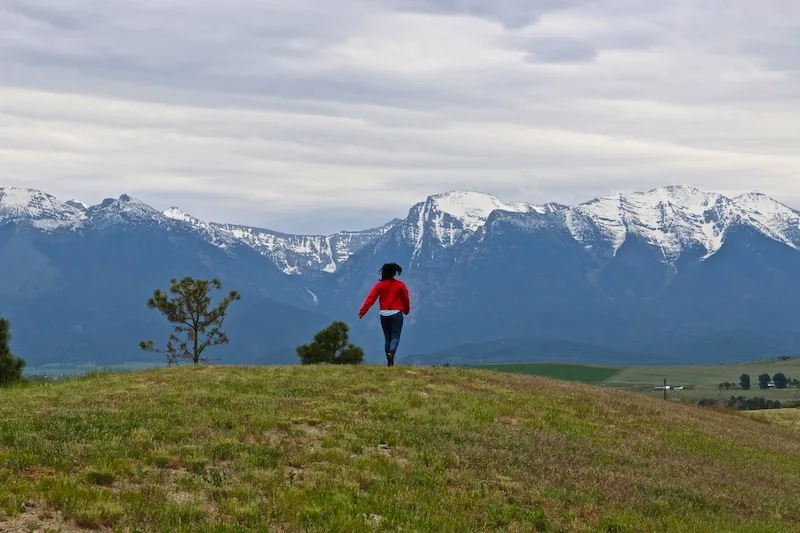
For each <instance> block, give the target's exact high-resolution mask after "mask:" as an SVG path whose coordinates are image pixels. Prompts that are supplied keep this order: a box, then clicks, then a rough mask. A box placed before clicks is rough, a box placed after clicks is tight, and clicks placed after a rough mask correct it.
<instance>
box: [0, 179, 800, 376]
mask: <svg viewBox="0 0 800 533" xmlns="http://www.w3.org/2000/svg"><path fill="white" fill-rule="evenodd" d="M799 247H800V213H798V212H797V211H795V210H793V209H790V208H789V207H787V206H785V205H783V204H781V203H779V202H777V201H775V200H774V199H771V198H769V197H766V196H764V195H760V194H757V193H752V194H745V195H741V196H738V197H735V198H729V197H725V196H723V195H720V194H716V193H710V192H703V191H700V190H697V189H694V188H691V187H681V186H671V187H662V188H658V189H654V190H651V191H647V192H642V193H633V194H625V195H615V196H611V197H606V198H599V199H595V200H592V201H590V202H586V203H583V204H580V205H577V206H564V205H559V204H547V205H543V206H535V205H531V204H525V203H508V202H503V201H500V200H499V199H497V198H496V197H494V196H491V195H488V194H483V193H472V192H464V191H451V192H448V193H443V194H439V195H434V196H430V197H428V198H427V199H426V200H425V201H423V202H420V203H418V204H416V205H414V206H412V207H411V208H410V209H409V212H408V216H407V217H406V218H405V219H403V220H399V221H392V222H389V223H387V224H386V225H385V226H383V227H381V228H377V229H374V230H366V231H363V232H358V231H356V232H340V233H338V234H333V235H330V236H300V235H286V234H281V233H277V232H272V231H269V230H264V229H257V228H248V227H242V226H235V225H227V224H220V223H209V222H204V221H201V220H198V219H197V218H195V217H192V216H190V215H188V214H186V213H184V212H183V211H181V210H179V209H178V208H171V209H168V210H166V211H164V212H163V213H162V212H159V211H157V210H155V209H153V208H152V207H150V206H148V205H146V204H144V203H142V202H140V201H138V200H136V199H134V198H131V197H129V196H126V195H123V196H121V197H120V198H117V199H108V200H105V201H103V202H102V203H100V204H99V205H95V206H88V207H87V206H85V205H83V204H81V203H79V202H75V201H70V202H67V203H62V202H60V201H58V200H57V199H55V198H54V197H52V196H50V195H47V194H45V193H41V192H39V191H34V190H29V189H19V188H0V298H2V299H3V300H2V303H3V309H0V311H4V310H5V309H6V308H7V309H9V310H11V311H13V312H14V314H15V317H16V318H15V320H16V321H17V322H20V323H21V324H22V325H21V327H22V329H23V331H22V332H21V333H20V335H19V336H17V337H16V339H17V342H19V343H20V344H21V346H23V347H25V348H26V349H30V350H32V352H31V353H30V354H29V355H30V356H31V357H32V358H33V360H40V359H47V360H54V359H58V358H60V357H68V358H70V359H75V358H83V359H84V360H85V359H86V358H88V357H90V356H87V355H86V353H87V352H89V351H92V352H93V353H92V355H91V357H96V356H95V355H94V352H96V351H102V352H106V351H108V350H109V348H107V347H106V344H104V343H110V339H111V337H101V336H98V335H99V334H98V333H97V332H98V331H107V330H108V331H111V330H113V331H115V332H117V333H118V334H119V335H122V336H124V335H126V333H124V332H125V328H126V325H125V324H126V323H127V322H126V320H128V318H130V320H131V321H132V322H130V324H131V328H130V330H131V331H133V330H134V329H135V330H136V331H137V332H138V331H140V330H141V329H142V328H145V326H144V325H143V324H145V322H141V321H147V320H150V321H151V322H146V323H147V324H155V323H157V322H158V321H159V320H161V319H160V317H154V316H153V314H152V313H151V314H147V313H144V311H143V310H142V309H141V308H140V307H138V306H140V305H142V302H144V301H146V298H147V296H149V294H151V293H152V290H153V289H155V288H156V287H161V288H166V285H167V284H168V281H169V279H170V278H171V277H181V276H184V275H187V274H191V273H194V274H192V275H197V276H203V277H210V276H217V277H220V278H221V279H222V280H223V283H224V284H225V286H226V287H229V288H236V289H237V290H240V292H243V293H244V294H245V295H246V297H247V298H246V300H247V302H248V303H247V304H246V305H245V304H243V303H242V304H241V305H239V309H241V314H240V315H236V316H235V319H234V315H233V314H232V316H231V318H232V320H231V322H230V328H232V329H233V330H237V328H241V329H240V330H239V331H237V333H236V338H237V339H240V340H241V341H242V342H243V343H244V344H242V345H241V346H231V347H230V352H224V353H225V357H234V358H239V360H250V361H264V362H270V361H280V362H292V361H293V360H294V355H293V348H294V344H295V343H298V341H299V340H302V341H305V340H308V337H309V336H310V335H311V334H313V332H314V331H315V330H316V328H319V327H321V326H323V325H325V323H326V322H329V321H330V320H334V319H336V320H345V321H346V322H348V324H350V325H351V327H352V336H353V340H354V341H355V342H356V343H358V344H361V345H362V346H364V347H365V348H366V349H367V354H368V360H371V361H381V360H382V357H383V356H382V342H381V332H380V327H379V324H378V322H377V320H373V319H372V318H368V319H367V320H363V321H358V320H356V317H355V315H356V311H357V309H358V308H359V307H360V305H361V303H362V302H363V299H364V297H365V296H366V294H367V292H368V291H369V289H370V288H371V287H372V285H373V284H374V283H375V281H376V280H377V278H378V270H379V268H380V266H381V265H382V264H383V263H385V262H388V261H396V262H398V263H400V264H401V265H402V266H403V267H404V272H403V277H402V279H404V280H405V281H406V282H407V283H408V285H409V289H410V293H411V298H412V313H411V315H410V316H409V317H408V320H407V321H406V326H405V330H404V335H403V340H402V343H401V348H400V354H399V356H400V358H402V357H403V354H423V355H424V354H426V353H427V354H431V353H434V352H445V353H447V352H448V351H450V353H452V349H454V348H457V347H463V346H469V345H480V344H484V345H486V343H503V342H505V341H510V340H513V342H514V345H515V346H517V349H518V350H519V353H516V354H513V356H514V358H515V359H517V360H525V358H530V359H532V360H536V359H538V358H547V357H550V356H551V355H552V353H553V350H554V348H553V347H559V346H560V347H562V348H564V349H563V350H562V351H561V352H559V353H562V354H565V355H564V356H565V357H566V356H567V355H569V354H570V353H578V351H575V350H573V349H572V347H579V348H578V349H579V351H580V350H583V348H580V347H594V353H596V354H597V357H599V358H603V359H602V360H599V361H598V362H612V363H613V362H620V361H621V360H622V359H625V358H626V357H628V355H626V354H643V357H645V356H646V357H649V358H650V359H649V360H651V361H655V362H665V363H666V362H673V363H677V362H681V363H691V362H695V361H697V362H699V361H710V360H726V358H727V359H730V360H740V359H748V358H750V359H752V358H763V357H772V356H776V355H783V354H787V353H794V345H795V344H796V342H795V338H794V330H793V326H792V324H794V323H795V322H797V321H800V308H798V307H797V306H796V305H795V302H796V301H797V299H798V297H800V281H799V280H798V278H797V276H796V274H795V273H796V272H797V271H798V268H800V248H799ZM115 305H118V306H121V307H114V306H115ZM75 306H78V308H79V309H80V311H79V314H80V313H84V314H85V316H84V317H83V318H82V319H81V320H78V321H73V322H70V320H71V318H72V316H71V315H72V314H73V313H74V312H73V311H72V310H73V309H74V307H75ZM234 307H236V306H234ZM122 308H124V309H135V310H136V313H139V314H137V315H136V318H135V320H134V319H133V318H131V317H128V315H126V314H125V313H122V314H120V312H119V311H117V309H122ZM237 312H239V311H234V312H233V313H237ZM117 315H119V316H121V317H122V318H121V319H119V320H118V318H117ZM372 316H374V315H371V317H372ZM43 320H46V321H47V322H48V323H52V324H54V326H53V329H52V334H50V333H48V334H47V335H39V334H38V333H37V332H38V328H40V327H41V326H40V324H41V323H42V321H43ZM137 321H138V322H137ZM134 323H135V328H134V327H133V325H134ZM89 324H93V325H92V328H91V331H89V329H88V328H89ZM149 327H150V326H149V325H148V326H147V328H149ZM147 328H145V329H147ZM269 328H272V329H269ZM267 331H269V336H268V337H269V338H266V337H267V336H266V335H264V333H265V332H267ZM136 334H137V335H139V333H136ZM132 335H133V334H130V335H129V336H130V337H131V338H132ZM125 338H126V340H125V342H124V344H125V346H129V345H130V342H131V339H129V338H128V337H125ZM232 338H233V334H232ZM126 349H127V348H126ZM226 349H227V348H226ZM221 350H222V351H224V349H221ZM587 350H589V351H591V349H589V348H587ZM556 351H558V350H556ZM507 352H508V350H506V352H504V353H507ZM584 352H585V351H584ZM615 353H616V355H615ZM65 354H67V355H65ZM124 356H125V357H133V356H134V354H132V353H129V352H125V355H124ZM138 356H141V354H138V355H137V357H138ZM102 357H104V358H106V360H109V361H111V360H114V359H115V358H119V357H122V354H121V353H116V352H115V351H114V350H111V351H110V352H108V353H107V354H106V355H103V356H102ZM467 359H469V358H466V359H465V360H464V362H466V363H469V362H470V361H469V360H467ZM418 360H419V361H425V359H424V357H421V358H420V359H418ZM431 360H433V359H431ZM623 362H625V361H623Z"/></svg>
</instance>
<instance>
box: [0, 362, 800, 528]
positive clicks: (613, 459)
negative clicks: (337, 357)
mask: <svg viewBox="0 0 800 533" xmlns="http://www.w3.org/2000/svg"><path fill="white" fill-rule="evenodd" d="M797 464H800V432H797V431H793V430H792V429H789V428H784V427H781V426H777V425H775V426H772V425H767V424H765V423H761V422H759V421H757V420H753V419H750V418H747V417H745V416H742V415H740V414H737V413H732V412H720V411H715V410H711V409H702V408H698V407H694V406H691V405H684V404H676V403H672V402H663V401H659V400H657V399H653V398H648V397H645V396H639V395H635V394H632V393H628V392H623V391H617V390H609V389H602V388H597V387H593V386H589V385H584V384H579V383H567V382H562V381H555V380H551V379H547V378H541V377H534V376H521V375H511V374H501V373H494V372H489V371H485V370H471V369H456V368H408V367H394V368H391V369H387V368H381V367H370V366H359V367H330V366H323V367H302V366H293V367H271V368H246V367H201V368H189V367H182V368H168V369H159V370H148V371H141V372H131V373H120V374H110V373H109V374H96V375H91V376H87V377H83V378H79V379H71V380H67V381H64V382H56V383H44V384H34V385H29V386H24V387H17V388H12V389H8V390H0V465H2V466H1V467H0V512H2V513H3V514H4V515H5V518H3V519H0V531H8V530H12V531H15V530H19V531H28V530H36V528H35V527H34V528H32V529H29V527H28V526H29V525H30V524H33V523H35V524H38V525H39V526H42V527H43V526H48V527H51V528H54V527H56V526H58V525H64V524H66V525H67V526H68V527H69V528H71V529H67V527H65V529H64V530H65V531H75V530H82V529H85V530H88V529H107V530H111V528H116V529H118V530H122V531H172V532H175V531H252V530H254V529H257V530H258V529H259V528H260V530H267V529H269V530H270V531H353V532H358V531H401V530H402V531H437V532H445V531H537V530H538V531H604V532H605V531H615V532H617V531H619V532H622V531H664V530H669V531H700V530H702V531H710V530H713V531H755V530H758V531H760V532H768V531H785V530H786V525H787V524H790V523H797V522H798V521H800V510H798V508H797V505H796V502H797V501H798V498H800V488H799V487H800V484H799V483H798V481H800V480H799V479H798V477H800V472H799V471H798V470H797ZM15 528H16V529H15Z"/></svg>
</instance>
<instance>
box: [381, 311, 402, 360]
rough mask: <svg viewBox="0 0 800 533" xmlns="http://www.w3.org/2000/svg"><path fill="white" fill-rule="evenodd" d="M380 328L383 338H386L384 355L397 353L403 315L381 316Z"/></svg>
mask: <svg viewBox="0 0 800 533" xmlns="http://www.w3.org/2000/svg"><path fill="white" fill-rule="evenodd" d="M381 327H382V328H383V336H384V337H385V338H386V349H385V350H384V351H385V352H386V353H390V352H391V353H392V354H393V355H394V354H396V353H397V345H398V344H400V332H401V331H402V330H403V313H395V314H393V315H391V316H383V315H381Z"/></svg>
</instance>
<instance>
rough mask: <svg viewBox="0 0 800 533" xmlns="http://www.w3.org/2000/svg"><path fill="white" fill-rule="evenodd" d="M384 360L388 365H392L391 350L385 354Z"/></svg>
mask: <svg viewBox="0 0 800 533" xmlns="http://www.w3.org/2000/svg"><path fill="white" fill-rule="evenodd" d="M386 361H387V362H388V365H389V366H394V354H393V353H392V352H389V353H387V354H386Z"/></svg>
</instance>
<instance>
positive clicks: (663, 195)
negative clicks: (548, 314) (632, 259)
mask: <svg viewBox="0 0 800 533" xmlns="http://www.w3.org/2000/svg"><path fill="white" fill-rule="evenodd" d="M559 217H563V221H564V224H565V225H566V227H567V228H568V230H569V232H570V234H571V235H572V236H573V237H574V238H575V240H577V241H578V242H580V243H582V244H584V245H585V246H587V248H589V249H593V250H595V251H597V252H598V253H601V254H609V255H611V256H613V255H616V253H617V252H618V251H619V249H620V247H621V246H622V245H623V244H624V243H625V241H626V240H627V239H628V238H630V237H638V238H640V239H642V240H643V241H644V242H646V243H648V244H649V245H651V246H653V247H655V248H657V249H658V250H660V251H661V254H662V255H663V257H664V259H665V260H666V261H668V262H674V261H675V260H676V259H678V258H679V257H680V256H681V255H682V254H683V253H684V252H686V251H688V250H696V249H702V250H703V251H704V258H708V257H710V256H712V255H714V254H715V253H717V252H718V251H719V250H720V249H721V247H722V245H723V243H724V241H725V237H726V235H727V234H728V232H729V230H730V229H731V228H733V227H738V226H741V225H745V226H749V227H751V228H753V229H755V230H756V231H758V232H759V233H761V234H763V235H765V236H767V237H769V238H771V239H774V240H776V241H778V242H781V243H783V244H786V245H788V246H791V247H793V248H796V247H797V244H798V243H800V213H798V212H797V211H794V210H793V209H791V208H789V207H787V206H785V205H783V204H781V203H779V202H777V201H775V200H773V199H771V198H769V197H767V196H764V195H761V194H756V193H752V194H746V195H742V196H738V197H735V198H727V197H725V196H723V195H721V194H716V193H708V192H703V191H700V190H698V189H695V188H693V187H683V186H673V187H661V188H658V189H653V190H651V191H648V192H644V193H634V194H630V195H623V194H619V195H616V196H612V197H606V198H600V199H596V200H593V201H591V202H587V203H584V204H581V205H578V206H575V207H570V208H567V209H565V210H563V211H561V212H560V213H559Z"/></svg>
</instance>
